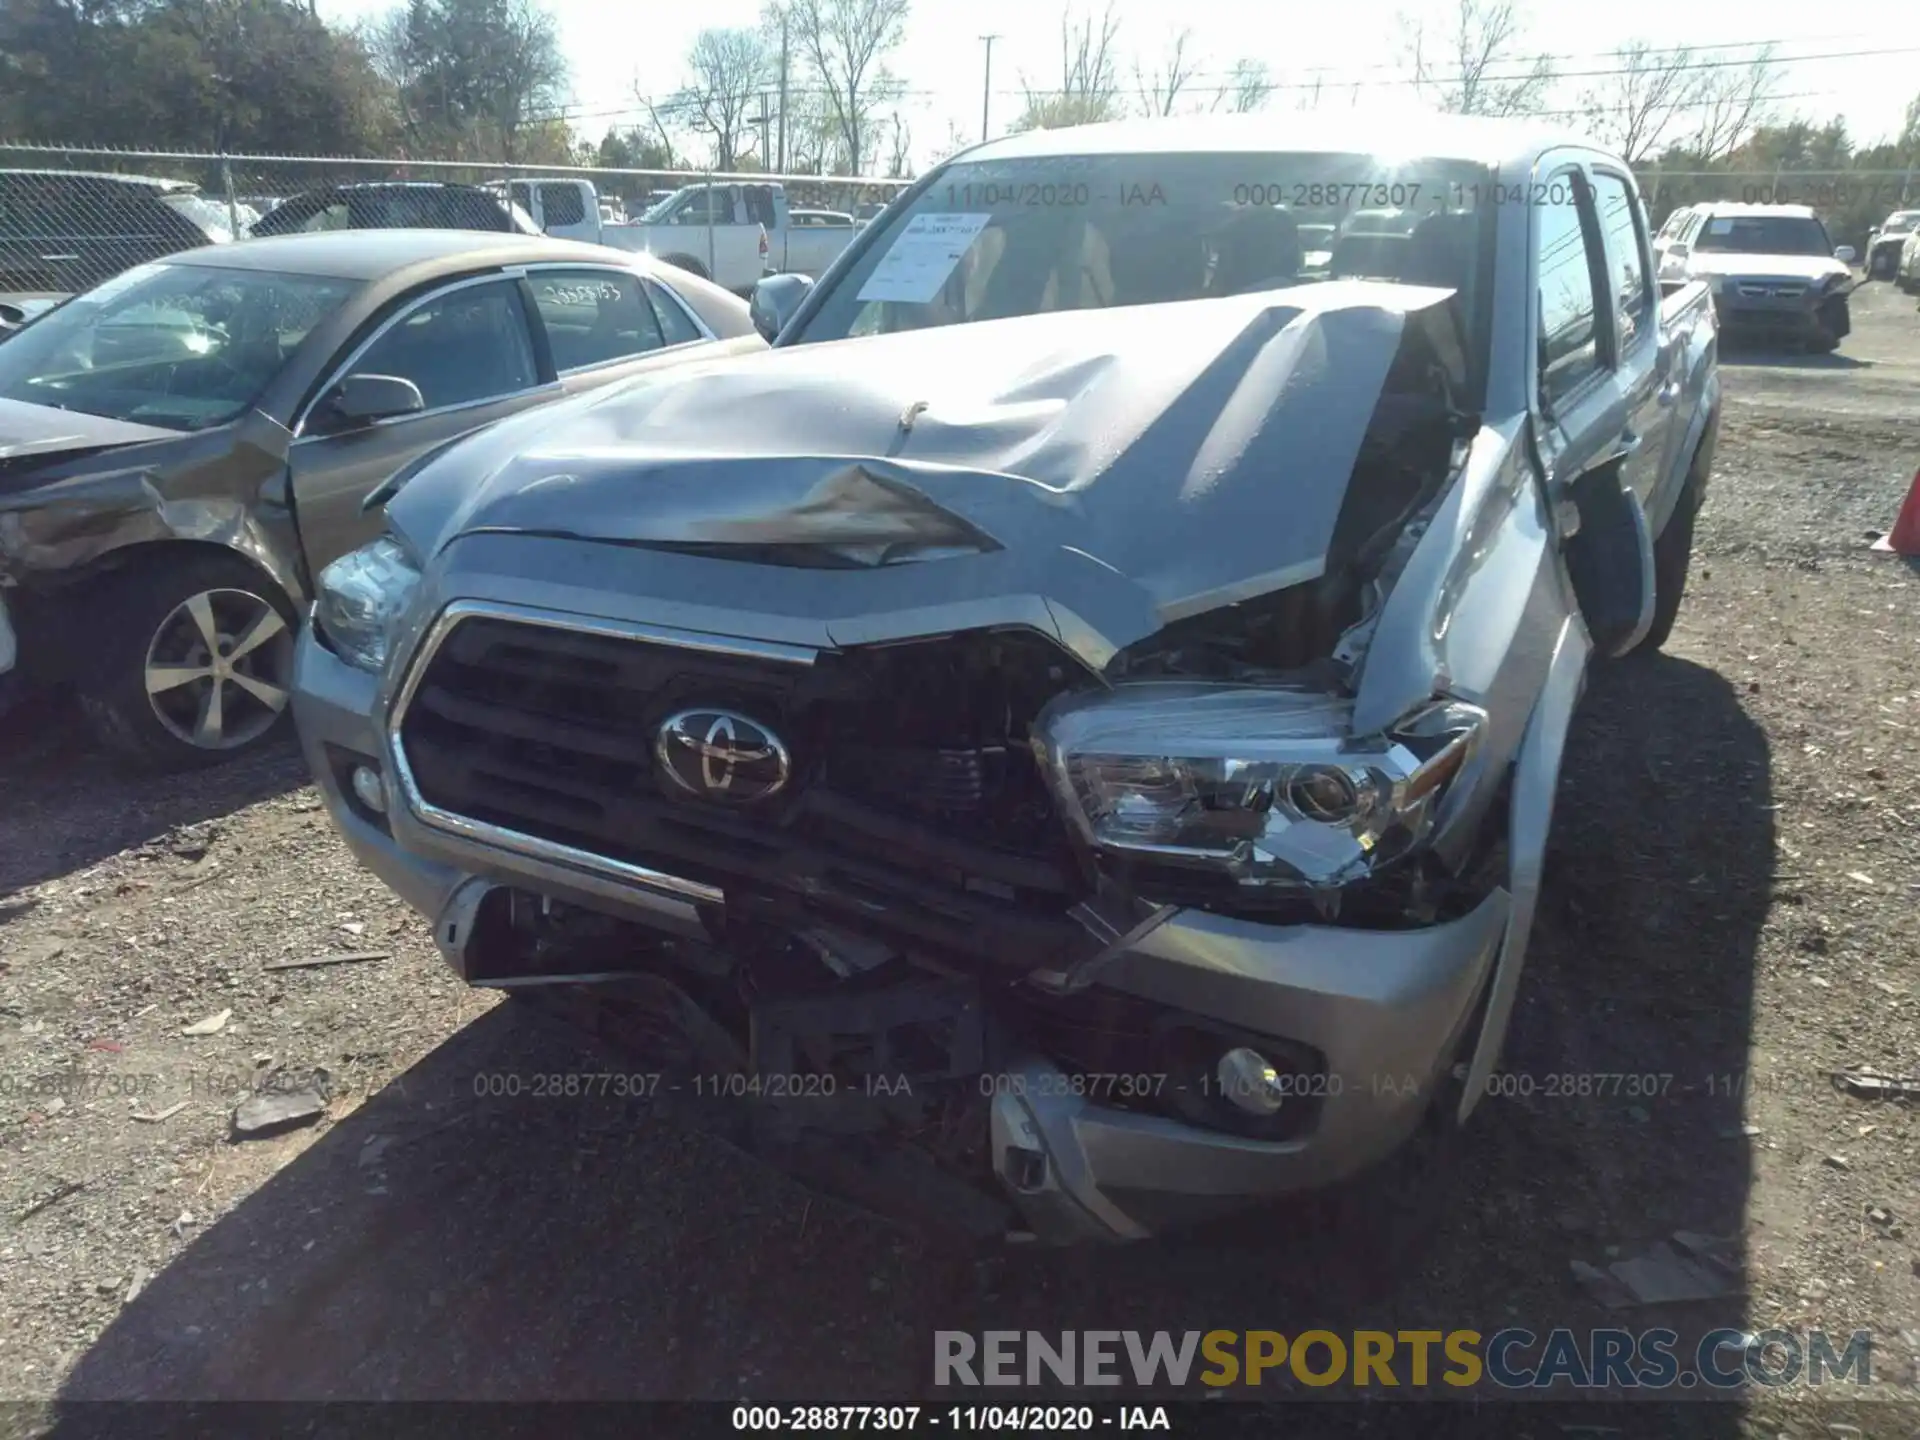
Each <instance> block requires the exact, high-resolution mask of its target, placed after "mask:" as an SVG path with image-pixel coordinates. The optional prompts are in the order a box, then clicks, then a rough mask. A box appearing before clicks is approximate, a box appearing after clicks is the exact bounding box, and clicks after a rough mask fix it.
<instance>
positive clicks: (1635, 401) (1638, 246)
mask: <svg viewBox="0 0 1920 1440" xmlns="http://www.w3.org/2000/svg"><path fill="white" fill-rule="evenodd" d="M1588 174H1589V177H1590V178H1591V180H1592V182H1593V198H1594V209H1595V212H1596V213H1597V215H1598V217H1599V220H1600V229H1601V232H1602V234H1603V236H1604V237H1605V240H1606V261H1607V272H1606V273H1607V277H1608V291H1607V293H1606V295H1605V298H1606V299H1607V300H1608V301H1609V302H1610V304H1611V306H1612V309H1613V332H1614V335H1615V350H1616V354H1615V356H1614V366H1613V374H1614V383H1615V384H1616V385H1617V386H1618V387H1619V390H1620V394H1621V398H1622V400H1623V401H1624V402H1625V405H1626V421H1627V424H1626V429H1625V431H1624V432H1623V435H1624V443H1625V444H1626V445H1627V446H1629V447H1630V449H1629V450H1628V453H1627V454H1626V456H1625V458H1624V459H1623V460H1622V462H1621V474H1622V478H1623V479H1624V480H1625V481H1626V483H1627V484H1628V486H1629V487H1630V488H1631V489H1632V490H1633V492H1634V494H1636V495H1638V496H1639V497H1640V503H1641V505H1642V506H1643V507H1645V508H1646V510H1647V511H1648V513H1649V514H1657V513H1659V511H1658V510H1657V508H1656V505H1655V501H1656V499H1658V498H1661V497H1662V496H1663V494H1664V487H1665V482H1666V476H1667V467H1668V461H1669V452H1670V450H1671V449H1672V446H1673V444H1674V433H1673V432H1674V425H1673V417H1674V409H1675V405H1676V403H1677V402H1678V400H1679V398H1680V380H1679V378H1678V376H1677V375H1676V374H1675V373H1674V372H1675V365H1674V361H1675V356H1674V350H1673V342H1672V339H1671V337H1669V336H1668V335H1666V334H1665V333H1664V332H1663V331H1662V330H1661V328H1660V296H1659V287H1658V286H1657V285H1656V284H1654V282H1653V268H1652V266H1653V262H1652V249H1651V246H1650V245H1649V244H1648V241H1647V222H1646V215H1645V213H1644V212H1643V211H1642V210H1641V208H1640V199H1639V195H1638V193H1637V191H1636V188H1635V186H1634V183H1633V181H1632V180H1631V179H1630V178H1629V177H1628V176H1626V175H1624V174H1622V173H1621V172H1620V171H1619V170H1618V169H1616V168H1615V167H1613V166H1611V165H1607V164H1595V165H1593V166H1591V167H1590V168H1589V171H1588Z"/></svg>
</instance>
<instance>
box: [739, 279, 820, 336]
mask: <svg viewBox="0 0 1920 1440" xmlns="http://www.w3.org/2000/svg"><path fill="white" fill-rule="evenodd" d="M812 289H813V281H812V280H811V279H810V278H808V277H807V276H805V275H768V276H767V277H765V278H764V279H762V280H761V281H760V282H759V283H758V284H756V285H755V286H754V287H753V298H752V299H751V300H750V301H749V302H748V313H749V314H750V315H751V316H752V318H753V328H754V329H756V330H758V331H759V332H760V336H761V338H762V339H764V340H765V341H767V343H768V344H772V343H773V341H774V339H775V338H776V337H777V336H778V335H779V334H780V332H781V331H782V330H784V329H786V328H787V322H788V321H789V320H791V319H792V318H793V317H794V313H795V312H796V311H797V310H799V308H800V302H801V301H803V300H805V299H806V298H807V292H808V291H810V290H812Z"/></svg>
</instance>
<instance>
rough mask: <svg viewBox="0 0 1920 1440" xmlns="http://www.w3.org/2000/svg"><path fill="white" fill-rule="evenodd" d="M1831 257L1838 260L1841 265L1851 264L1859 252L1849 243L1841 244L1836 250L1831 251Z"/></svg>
mask: <svg viewBox="0 0 1920 1440" xmlns="http://www.w3.org/2000/svg"><path fill="white" fill-rule="evenodd" d="M1833 258H1834V259H1836V260H1838V261H1839V262H1840V263H1841V264H1842V265H1851V264H1853V262H1854V261H1855V260H1857V259H1859V258H1860V252H1859V251H1857V250H1855V249H1854V248H1853V247H1852V246H1851V245H1842V246H1841V247H1840V248H1839V249H1838V250H1835V251H1834V252H1833Z"/></svg>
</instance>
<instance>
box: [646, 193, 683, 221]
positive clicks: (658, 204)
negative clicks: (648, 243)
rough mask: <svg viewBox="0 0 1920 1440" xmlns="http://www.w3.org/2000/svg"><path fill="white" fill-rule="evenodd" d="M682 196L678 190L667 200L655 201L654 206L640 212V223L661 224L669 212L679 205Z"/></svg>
mask: <svg viewBox="0 0 1920 1440" xmlns="http://www.w3.org/2000/svg"><path fill="white" fill-rule="evenodd" d="M681 194H682V192H681V191H679V190H676V191H674V192H673V193H672V194H671V195H669V196H667V197H666V198H665V199H663V200H656V201H654V203H653V204H651V205H649V206H648V207H647V208H646V209H645V210H643V211H641V212H640V223H641V224H642V225H657V224H659V222H660V221H662V220H664V219H665V218H666V215H667V212H668V211H669V210H671V209H673V207H674V206H675V205H676V204H677V203H679V200H680V196H681Z"/></svg>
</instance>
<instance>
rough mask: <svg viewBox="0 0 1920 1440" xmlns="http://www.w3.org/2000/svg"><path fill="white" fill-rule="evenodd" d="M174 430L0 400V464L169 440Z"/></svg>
mask: <svg viewBox="0 0 1920 1440" xmlns="http://www.w3.org/2000/svg"><path fill="white" fill-rule="evenodd" d="M176 436H177V432H175V431H172V430H162V429H159V428H158V427H157V426H153V425H136V424H133V423H131V422H129V421H125V420H110V419H108V418H106V417H105V416H102V415H85V414H82V413H81V412H79V411H77V410H55V409H53V408H52V407H50V406H46V405H28V404H26V403H24V402H22V401H19V400H5V399H0V464H4V463H5V462H7V461H10V460H19V459H21V458H23V457H26V456H36V457H37V456H50V455H57V454H65V453H67V452H70V451H75V450H100V449H104V448H106V447H108V446H113V445H136V444H139V443H140V442H142V441H146V440H171V439H174V438H176Z"/></svg>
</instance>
